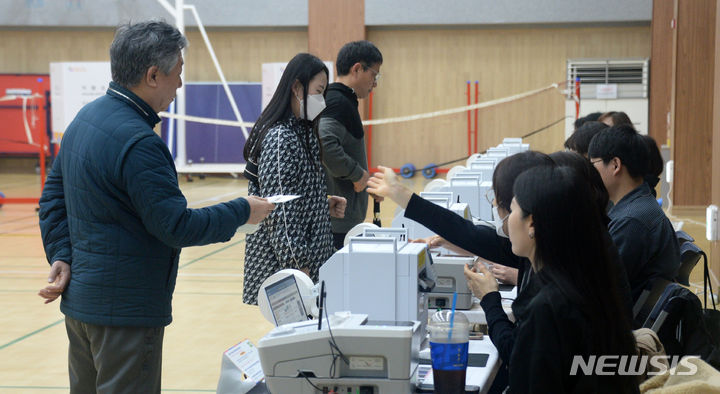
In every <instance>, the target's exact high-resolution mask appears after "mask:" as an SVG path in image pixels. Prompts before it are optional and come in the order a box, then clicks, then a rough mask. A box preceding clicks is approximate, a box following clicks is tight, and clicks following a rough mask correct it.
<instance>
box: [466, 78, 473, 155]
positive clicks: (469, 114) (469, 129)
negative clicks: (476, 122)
mask: <svg viewBox="0 0 720 394" xmlns="http://www.w3.org/2000/svg"><path fill="white" fill-rule="evenodd" d="M466 85H467V105H470V81H467V82H466ZM470 116H471V113H470V110H468V111H467V137H468V156H470V155H471V154H472V140H471V137H470V136H471V134H472V129H471V127H472V125H471V123H470Z"/></svg>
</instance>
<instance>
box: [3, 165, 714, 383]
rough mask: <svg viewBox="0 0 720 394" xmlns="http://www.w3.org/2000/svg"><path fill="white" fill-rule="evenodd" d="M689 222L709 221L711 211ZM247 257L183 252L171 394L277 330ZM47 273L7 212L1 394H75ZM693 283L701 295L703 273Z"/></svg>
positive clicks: (696, 230) (23, 215)
mask: <svg viewBox="0 0 720 394" xmlns="http://www.w3.org/2000/svg"><path fill="white" fill-rule="evenodd" d="M406 182H408V186H410V187H412V188H413V189H414V190H417V191H421V190H422V188H423V187H424V185H425V183H427V182H428V181H427V180H426V179H424V178H423V177H421V176H420V175H419V174H418V175H417V176H416V177H415V178H414V179H412V180H407V181H406ZM181 188H182V190H183V192H184V193H185V195H186V197H187V199H188V202H189V204H190V206H191V207H202V206H206V205H211V204H213V203H215V202H217V201H224V200H228V199H231V198H234V197H237V196H242V195H245V194H246V193H247V181H246V180H244V179H233V178H231V177H229V176H228V177H208V178H206V179H204V180H200V179H198V178H195V181H194V182H192V183H189V182H186V181H185V180H184V179H183V180H182V181H181ZM39 190H40V180H39V176H37V175H34V174H30V173H25V174H18V173H0V191H1V192H3V193H5V195H7V196H8V197H33V196H38V195H39ZM370 206H371V207H372V204H370ZM371 207H370V209H371ZM395 208H396V205H395V204H394V203H392V202H389V201H388V202H385V203H383V205H382V215H381V218H382V220H383V223H385V224H386V225H388V224H390V222H391V221H392V217H393V215H394V212H395ZM677 213H678V212H677V210H676V214H677ZM682 214H683V215H682V216H684V217H686V218H689V219H691V220H695V221H699V222H702V221H704V211H702V210H697V209H696V210H692V209H690V210H685V211H683V212H682ZM371 217H372V216H371V213H370V214H369V215H368V218H371ZM684 229H685V230H686V231H688V232H689V233H690V234H691V235H692V236H693V237H695V239H696V240H698V242H699V246H700V247H701V248H703V249H704V250H708V246H709V245H708V242H707V241H705V239H704V238H705V236H704V228H703V227H701V226H699V225H696V224H691V223H686V225H685V226H684ZM244 252H245V242H244V236H243V235H241V234H239V235H237V236H235V237H234V238H233V239H232V240H230V241H229V242H226V243H223V244H215V245H208V246H202V247H191V248H185V249H184V251H183V252H182V254H181V258H180V270H179V273H178V280H177V287H176V290H175V297H174V300H173V318H174V321H173V323H172V324H171V325H170V326H168V327H167V328H166V331H165V342H164V355H163V384H162V386H163V391H164V392H214V391H215V388H216V387H217V381H218V377H219V374H220V362H221V358H222V353H223V352H224V351H225V350H226V349H227V348H229V347H230V346H232V345H234V344H235V343H237V342H239V341H241V340H243V339H245V338H247V339H250V340H251V341H252V342H254V343H257V341H258V339H260V338H261V337H262V336H263V335H265V334H266V333H267V332H268V331H269V330H270V329H271V327H272V325H271V323H269V322H267V321H266V320H265V319H264V318H263V317H262V316H261V315H260V312H259V311H258V309H257V307H253V306H247V305H244V304H243V303H242V279H243V260H244V258H243V257H244ZM48 270H49V266H48V264H47V263H46V262H45V256H44V253H43V249H42V243H41V240H40V230H39V227H38V218H37V213H36V211H35V205H5V206H3V207H2V208H0V311H2V313H0V393H53V392H67V391H68V372H67V346H68V345H67V337H66V334H65V327H64V323H63V315H62V313H60V311H59V302H58V301H55V302H53V303H51V304H48V305H44V304H43V302H42V300H41V298H40V297H38V296H37V292H38V290H39V289H40V288H42V287H43V286H44V285H45V283H46V277H47V274H48ZM691 281H692V282H694V283H699V284H700V285H702V271H701V268H700V265H698V267H696V269H695V271H693V275H692V277H691ZM694 290H695V291H696V292H697V291H699V289H697V288H695V289H694Z"/></svg>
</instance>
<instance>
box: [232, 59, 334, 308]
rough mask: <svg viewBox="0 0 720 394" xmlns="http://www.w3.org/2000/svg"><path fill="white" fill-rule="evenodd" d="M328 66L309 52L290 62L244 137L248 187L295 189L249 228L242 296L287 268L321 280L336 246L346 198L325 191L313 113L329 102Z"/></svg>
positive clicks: (247, 299)
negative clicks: (336, 222)
mask: <svg viewBox="0 0 720 394" xmlns="http://www.w3.org/2000/svg"><path fill="white" fill-rule="evenodd" d="M327 85H328V69H327V67H326V66H325V64H324V63H323V62H322V61H321V60H320V59H318V58H317V57H315V56H313V55H310V54H308V53H300V54H298V55H296V56H295V57H294V58H293V59H292V60H290V62H289V63H288V64H287V66H286V67H285V71H284V72H283V75H282V77H281V78H280V83H279V84H278V87H277V89H276V90H275V94H274V95H273V97H272V99H271V100H270V103H269V104H268V105H267V107H266V108H265V110H263V112H262V113H261V114H260V117H259V118H258V120H257V121H256V122H255V125H254V126H253V129H252V131H251V132H250V136H249V138H248V140H247V142H246V143H245V149H244V156H245V160H246V161H247V167H246V170H245V176H246V177H247V178H248V179H249V180H250V183H249V194H250V195H254V196H262V197H270V196H274V195H297V196H299V198H297V199H295V200H292V201H288V202H285V203H282V204H278V205H279V206H278V207H277V208H276V209H275V210H274V211H273V212H272V213H271V214H270V215H269V216H268V217H267V218H265V220H264V221H262V222H261V223H260V226H259V228H258V230H257V232H255V233H253V234H248V236H247V243H246V247H245V275H244V280H243V286H244V287H243V302H244V303H246V304H257V291H258V288H259V287H260V285H261V284H262V282H263V281H264V280H265V279H267V278H268V277H269V276H270V275H272V274H274V273H275V272H277V271H279V270H281V269H284V268H295V269H299V270H302V271H304V272H305V273H307V274H308V275H310V277H311V278H312V279H313V280H317V274H318V269H319V268H320V265H321V264H322V263H324V262H325V261H326V260H327V259H328V258H329V257H330V256H331V255H332V254H333V252H334V248H333V246H332V233H331V231H330V215H333V216H336V217H342V216H343V215H344V212H345V204H346V202H345V199H344V198H342V197H336V196H331V197H329V198H328V197H327V188H326V186H325V178H324V177H325V175H324V172H323V169H322V165H321V162H320V144H319V141H318V137H317V131H316V129H315V128H314V127H313V120H314V119H315V118H316V117H317V116H318V115H319V114H320V112H322V110H323V109H324V108H325V100H324V93H325V88H326V87H327Z"/></svg>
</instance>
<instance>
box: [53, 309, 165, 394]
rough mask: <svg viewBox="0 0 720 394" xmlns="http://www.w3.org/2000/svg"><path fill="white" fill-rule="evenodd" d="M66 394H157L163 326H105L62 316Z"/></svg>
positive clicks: (160, 369) (158, 389)
mask: <svg viewBox="0 0 720 394" xmlns="http://www.w3.org/2000/svg"><path fill="white" fill-rule="evenodd" d="M65 328H66V330H67V334H68V339H69V340H70V349H69V351H68V369H69V373H70V393H78V394H79V393H83V394H85V393H160V375H161V372H162V342H163V335H164V333H165V328H164V327H150V328H148V327H109V326H98V325H94V324H87V323H83V322H81V321H78V320H75V319H73V318H71V317H68V316H65Z"/></svg>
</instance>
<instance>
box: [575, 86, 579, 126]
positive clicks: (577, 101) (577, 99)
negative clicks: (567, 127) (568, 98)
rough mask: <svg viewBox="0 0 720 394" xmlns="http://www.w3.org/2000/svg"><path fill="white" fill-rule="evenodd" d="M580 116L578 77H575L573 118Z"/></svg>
mask: <svg viewBox="0 0 720 394" xmlns="http://www.w3.org/2000/svg"><path fill="white" fill-rule="evenodd" d="M579 117H580V77H577V78H575V119H578V118H579Z"/></svg>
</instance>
